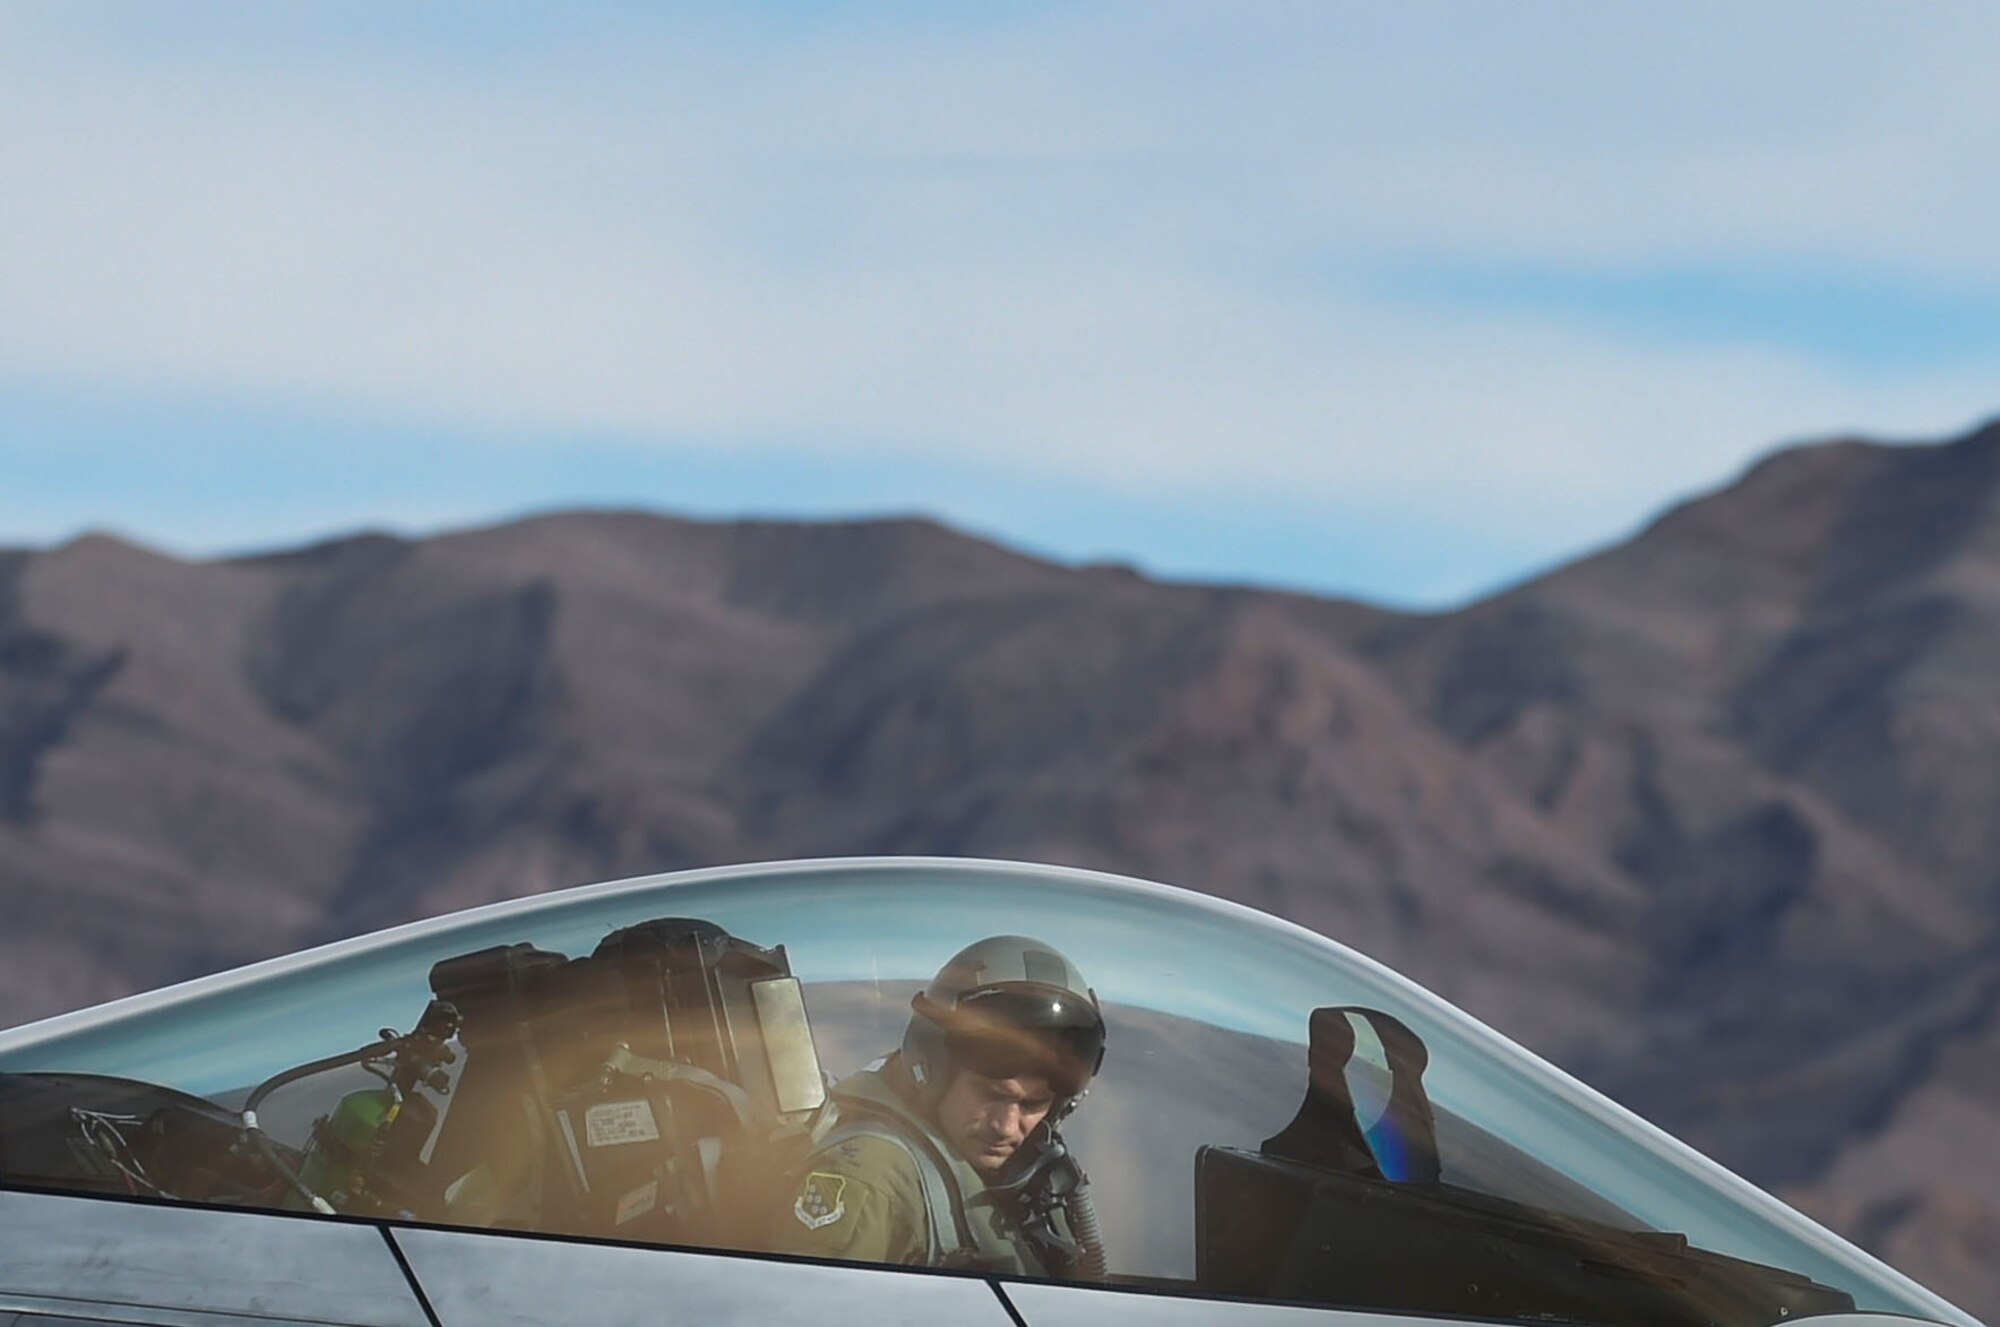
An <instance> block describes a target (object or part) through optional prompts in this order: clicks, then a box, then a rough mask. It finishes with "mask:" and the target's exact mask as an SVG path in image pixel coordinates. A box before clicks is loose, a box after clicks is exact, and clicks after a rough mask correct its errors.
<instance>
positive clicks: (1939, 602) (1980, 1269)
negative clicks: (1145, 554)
mask: <svg viewBox="0 0 2000 1327" xmlns="http://www.w3.org/2000/svg"><path fill="white" fill-rule="evenodd" d="M1996 501H2000V426H1996V427H1991V428H1988V429H1985V430H1983V431H1981V432H1980V433H1977V434H1974V435H1972V436H1970V437H1967V438H1965V439H1962V440H1959V441H1957V442H1954V443H1951V444H1948V445H1941V446H1935V447H1916V448H1891V447H1884V446H1876V445H1870V444H1867V443H1861V442H1845V443H1837V444H1828V445H1824V446H1816V447H1808V448H1802V449H1799V450H1795V451H1790V452H1786V453H1783V454H1780V455H1778V456H1776V457H1773V458H1772V459H1770V460H1768V461H1766V462H1764V463H1763V464H1761V465H1760V466H1758V467H1757V468H1755V469H1754V470H1752V471H1751V472H1750V473H1749V474H1748V475H1746V476H1745V477H1744V478H1743V479H1742V480H1741V481H1740V482H1739V483H1737V484H1735V485H1734V486H1732V487H1730V488H1728V489H1727V490H1725V491H1722V492H1720V493H1717V494H1715V495H1712V496H1709V497H1706V498H1703V499H1700V500H1698V501H1695V502H1691V503H1688V504H1686V505H1684V506H1682V507H1680V508H1678V509H1676V510H1675V511H1673V512H1671V513H1669V514H1668V515H1666V516H1664V517H1662V518H1661V519H1660V520H1659V521H1657V522H1655V523H1654V525H1653V526H1652V527H1651V528H1650V529H1648V530H1647V531H1645V532H1644V533H1643V534H1641V535H1640V536H1639V537H1637V538H1635V539H1633V540H1631V541H1630V542H1628V543H1626V544H1623V545H1621V546H1619V547H1616V548H1613V549H1610V550H1607V551H1605V552H1602V553H1600V554H1597V555H1596V556H1593V557H1590V558H1588V559H1585V560H1583V561H1581V562H1578V563H1575V564H1572V565H1570V566H1568V567H1565V568H1563V569H1561V570H1559V571H1557V572H1555V573H1553V574H1551V575H1548V576H1545V577H1543V578H1541V579H1539V580H1536V581H1534V582H1531V583H1529V584H1526V585H1523V586H1521V587H1519V588H1517V589H1515V590H1512V591H1510V592H1508V593H1506V594H1502V595H1499V596H1497V597H1495V598H1492V599H1489V600H1487V601H1484V602H1481V603H1478V604H1474V605H1472V606H1470V607H1468V608H1466V609H1463V610H1460V611H1457V612H1452V613H1445V614H1436V615H1409V614H1401V613H1394V612H1389V611H1386V610H1382V609H1377V608H1372V607H1369V606H1366V605H1360V604H1353V603H1342V602H1334V601H1326V600H1318V599H1312V598H1308V597H1305V596H1299V595H1287V594H1279V593H1273V592H1264V591H1251V590H1242V589H1224V588H1212V587H1204V586H1190V585H1169V584H1161V583H1157V582H1153V581H1149V580H1146V579H1144V578H1142V577H1139V576H1136V575H1134V574H1132V573H1131V572H1129V571H1126V570H1121V569H1118V568H1108V567H1101V568H1083V569H1077V568H1070V567H1064V566H1059V565H1055V564H1050V563H1046V562H1040V561H1036V560H1034V559H1030V558H1026V557H1023V556H1020V555H1018V554H1015V553H1011V552H1009V551H1006V550H1004V549H1001V548H997V547H994V546H992V545H990V544H986V543H982V542H980V541H977V540H974V539H970V538H967V537H965V536H962V535H959V534H956V533H954V532H952V531H950V530H948V529H945V528H943V527H940V526H937V525H933V524H930V523H927V522H921V521H881V522H865V523H857V524H834V525H786V524H776V523H745V524H704V523H696V522H689V521H681V520H675V519H670V518H666V517H660V516H653V515H647V514H641V513H602V512H579V513H569V514H560V515H554V516H548V517H543V518H540V519H536V520H530V521H524V522H519V523H516V524H511V525H506V526H500V527H495V528H491V529H485V530H477V531H471V532H466V533H461V534H454V535H448V536H443V537H439V538H435V539H428V540H421V541H406V540H400V539H393V538H388V537H384V536H363V537H359V538H355V539H349V540H342V541H338V542H334V543H329V544H323V545H318V546H315V547H311V548H307V549H302V550H299V551H296V552H289V553H283V554H278V555H273V556H268V557H261V558H252V559H240V560H233V561H225V562H209V563H187V562H182V561H178V560H175V559H172V558H167V557H163V556H160V555H158V554H155V553H152V552H148V551H146V550H144V549H141V548H135V547H133V546H131V545H129V544H124V543H120V542H118V541H116V540H113V539H109V538H103V537H91V538H86V539H82V540H78V541H76V542H74V543H71V544H67V545H64V546H62V547H60V548H56V549H52V550H47V551H35V552H17V553H11V554H0V917H4V918H5V920H6V926H5V928H4V930H0V1024H4V1023H6V1022H12V1021H17V1020H20V1019H25V1018H28V1017H32V1016H35V1015H38V1014H44V1013H50V1012H54V1011H56V1010H59V1009H63V1008H68V1007H72V1006H76V1005H81V1004H85V1003H89V1002H91V1001H94V1000H98V999H102V998H105V997H108V996H111V995H115V994H118V993H121V992H123V991H127V990H131V989H135V988H139V987H145V986H151V985H156V984H158V983H161V982H164V981H168V980H172V979H175V978H179V977H184V976H188V975H192V974H194V973H198V972H202V971H207V970H211V969H214V968H218V967H222V966H227V965H232V964H235V963H238V962H242V961H246V960H249V959H253V958H257V957H261V956H264V955H267V954H271V953H275V952H279V951H282V950H286V949H290V948H295V947H297V946H299V945H302V944H305V943H309V942H312V941H317V940H322V939H326V938H330V937H332V936H336V935H342V934H348V933H352V932H354V931H358V930H364V929H370V928H373V927H376V926H380V925H384V924H387V923H390V922H394V921H397V920H402V919H405V918H408V917H411V916H416V915H422V914H428V913H432V912H438V911H443V910H448V909H451V908H456V907H461V906H466V905H469V904H473V903H478V902H484V901H488V900H491V899H495V898H501V897H507V896H512V895H518V894H523V893H530V892H534V891H539V890H543V889H547V888H551V887H554V886H558V885H563V884H572V883H577V882H581V881H585V880H593V879H604V878H608V877H612V876H618V875H628V874H636V873H641V872H649V871H657V870H666V869H672V868H677V867H684V866H693V865H699V864H704V863H712V862H722V861H737V860H750V859H761V858H773V857H786V856H797V855H806V854H819V853H865V852H896V853H903V852H924V853H930V852H937V853H960V854H974V855H982V856H1001V857H1022V858H1032V859H1037V860H1047V861H1059V862H1072V863H1078V864H1083V865H1090V866H1098V867H1105V868H1109V869H1114V870H1121V871H1128V872H1132V873H1135V874H1139V875H1144V876H1150V877H1155V878H1158V879H1163V880H1168V881H1173V882H1176V883H1180V884H1184V885H1188V886H1192V887H1194V888H1198V889H1203V890H1207V891H1209V892H1212V893H1216V894H1221V895H1225V896H1228V897H1231V898H1237V899H1241V900H1244V901H1247V902H1250V903H1253V904H1256V905H1258V906H1261V907H1265V908H1268V909H1270V910H1272V911H1275V912H1278V913H1281V914H1284V915H1287V916H1291V917H1294V918H1296V919H1298V920H1300V921H1303V922H1305V923H1306V924H1308V925H1311V926H1313V927H1315V928H1316V929H1319V930H1322V931H1325V932H1327V933H1328V934H1332V935H1335V936H1338V937H1340V938H1342V939H1344V940H1347V941H1349V942H1350V943H1352V944H1354V945H1356V946H1357V947H1358V948H1360V949H1362V950H1364V951H1366V952H1368V953H1371V954H1374V955H1376V956H1378V957H1380V958H1383V959H1385V960H1386V961H1388V962H1390V963H1392V964H1394V965H1396V966H1398V967H1400V968H1402V969H1403V970H1404V971H1406V972H1408V973H1410V974H1411V975H1412V976H1415V977H1417V978H1418V979H1420V980H1423V981H1425V982H1426V983H1427V984H1430V985H1432V986H1433V987H1435V988H1437V989H1439V990H1440V991H1442V992H1443V993H1445V994H1446V995H1448V996H1450V997H1451V998H1453V999H1455V1000H1457V1001H1458V1002H1460V1003H1462V1004H1464V1005H1466V1006H1467V1007H1469V1008H1470V1009H1472V1010H1473V1011H1474V1012H1475V1013H1478V1014H1479V1015H1481V1016H1482V1017H1484V1018H1486V1019H1487V1020H1488V1021H1490V1022H1493V1023H1494V1024H1496V1025H1497V1026H1499V1027H1500V1028H1502V1029H1503V1030H1505V1031H1507V1032H1509V1033H1511V1034H1513V1035H1515V1036H1516V1037H1518V1038H1520V1039H1521V1040H1523V1041H1525V1042H1526V1043H1528V1044H1529V1045H1531V1046H1533V1047H1535V1048H1536V1049H1538V1050H1540V1051H1542V1052H1544V1053H1545V1054H1548V1055H1550V1056H1551V1057H1552V1058H1554V1059H1556V1060H1557V1061H1558V1062H1560V1063H1563V1064H1565V1065H1567V1066H1569V1067H1571V1068H1574V1069H1576V1070H1578V1071H1579V1072H1581V1073H1582V1074H1583V1075H1584V1076H1585V1077H1587V1078H1589V1079H1590V1080H1592V1081H1594V1082H1596V1083H1598V1084H1600V1085H1602V1086H1604V1087H1606V1088H1607V1089H1608V1090H1610V1091H1612V1092H1613V1094H1614V1095H1617V1096H1620V1097H1621V1098H1623V1099H1625V1100H1627V1101H1629V1102H1631V1103H1632V1104H1633V1105H1635V1106H1636V1107H1638V1108H1639V1109H1640V1110H1641V1111H1643V1112H1645V1113H1647V1114H1649V1115H1652V1116H1654V1117H1656V1118H1659V1119H1660V1120H1661V1121H1662V1122H1663V1123H1666V1124H1667V1125H1668V1126H1669V1127H1671V1128H1673V1129H1675V1130H1676V1131H1677V1132H1680V1133H1682V1134H1684V1135H1686V1136H1688V1137H1690V1138H1691V1139H1693V1140H1694V1141H1695V1142H1696V1143H1697V1144H1698V1145H1700V1146H1702V1147H1704V1148H1705V1149H1707V1150H1709V1151H1711V1152H1712V1153H1713V1154H1715V1155H1717V1156H1718V1157H1719V1158H1720V1159H1722V1160H1723V1161H1724V1162H1726V1163H1727V1164H1730V1165H1732V1166H1733V1167H1735V1168H1737V1169H1740V1170H1742V1171H1744V1172H1746V1173H1747V1174H1749V1175H1750V1176H1751V1177H1752V1178H1755V1179H1758V1180H1759V1181H1761V1182H1763V1183H1766V1184H1768V1185H1772V1186H1774V1187H1777V1188H1779V1189H1781V1190H1782V1191H1784V1192H1785V1193H1786V1194H1787V1195H1788V1196H1791V1197H1793V1198H1795V1199H1796V1200H1798V1201H1800V1202H1802V1203H1803V1204H1804V1205H1805V1206H1806V1207H1807V1208H1808V1209H1809V1210H1813V1211H1815V1212H1817V1213H1820V1214H1822V1215H1824V1216H1827V1217H1828V1218H1829V1219H1831V1220H1832V1221H1833V1222H1834V1223H1835V1224H1836V1225H1838V1226H1840V1227H1842V1228H1844V1229H1846V1230H1849V1231H1850V1232H1853V1233H1856V1234H1857V1235H1859V1236H1860V1237H1861V1238H1862V1239H1864V1240H1865V1241H1867V1242H1869V1243H1871V1244H1872V1245H1874V1246H1875V1247H1877V1248H1879V1249H1882V1250H1885V1251H1886V1252H1888V1253H1889V1254H1890V1256H1891V1257H1892V1258H1893V1259H1894V1260H1896V1261H1898V1262H1900V1263H1901V1264H1902V1265H1904V1266H1907V1267H1908V1268H1909V1269H1910V1270H1912V1271H1913V1272H1915V1273H1917V1274H1918V1275H1919V1276H1921V1277H1925V1278H1927V1279H1931V1280H1933V1281H1934V1282H1935V1283H1936V1284H1938V1285H1939V1286H1940V1287H1941V1288H1944V1289H1946V1290H1947V1291H1948V1292H1955V1293H1956V1294H1957V1295H1958V1296H1959V1297H1961V1298H1962V1299H1963V1300H1964V1301H1965V1302H1967V1304H1968V1306H1969V1307H1972V1308H1973V1309H1974V1310H1975V1311H1979V1310H1981V1309H1985V1310H1987V1311H1989V1312H1991V1311H1992V1310H1993V1309H1995V1308H1996V1307H2000V1272H1996V1271H1995V1270H1994V1269H1995V1268H1996V1267H2000V1198H1996V1197H1995V1196H1994V1195H1993V1194H1992V1193H1991V1192H1990V1185H1981V1184H1979V1183H1978V1179H1979V1178H1980V1177H1989V1178H1990V1177H1991V1176H1994V1175H2000V1081H1996V1076H2000V819H1996V818H1995V817H1994V815H1993V814H1992V813H1991V811H1990V810H1989V808H1991V807H1992V806H1993V805H1995V803H1996V798H2000V689H1996V688H1995V687H1994V685H1993V684H1992V681H1991V679H1992V678H1994V677H1995V676H2000V509H1996Z"/></svg>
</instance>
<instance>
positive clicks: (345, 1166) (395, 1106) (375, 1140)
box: [288, 1087, 403, 1211]
mask: <svg viewBox="0 0 2000 1327" xmlns="http://www.w3.org/2000/svg"><path fill="white" fill-rule="evenodd" d="M402 1108H403V1101H402V1094H401V1093H399V1092H397V1091H396V1090H395V1089H394V1088H389V1087H376V1088H366V1089H363V1090H362V1091H359V1092H349V1093H348V1094H347V1095H346V1096H344V1097H342V1098H341V1099H340V1104H339V1105H337V1106H335V1107H334V1108H333V1111H332V1113H331V1114H328V1115H325V1116H322V1117H321V1118H320V1120H319V1121H318V1122H317V1123H316V1124H314V1125H313V1136H312V1145H311V1146H310V1147H309V1148H307V1150H306V1157H305V1162H304V1164H303V1165H301V1166H300V1167H299V1178H300V1179H301V1180H303V1181H304V1182H305V1186H306V1188H308V1189H310V1190H312V1192H314V1193H316V1194H318V1195H319V1196H320V1197H322V1198H324V1199H326V1200H327V1201H328V1202H329V1203H331V1204H333V1206H334V1207H335V1208H336V1209H337V1210H339V1211H352V1210H354V1209H355V1208H356V1207H358V1206H365V1205H366V1204H367V1203H368V1202H369V1201H370V1200H371V1199H372V1198H373V1196H374V1195H372V1194H371V1193H369V1191H368V1178H367V1176H368V1171H369V1170H370V1169H371V1165H372V1162H373V1161H374V1159H375V1157H376V1155H377V1154H378V1153H379V1152H380V1151H381V1141H382V1136H383V1134H384V1133H386V1132H387V1131H388V1128H389V1126H390V1125H392V1124H394V1123H395V1122H396V1117H397V1116H398V1115H400V1114H401V1113H402ZM301 1201H303V1200H301ZM288 1205H289V1204H288Z"/></svg>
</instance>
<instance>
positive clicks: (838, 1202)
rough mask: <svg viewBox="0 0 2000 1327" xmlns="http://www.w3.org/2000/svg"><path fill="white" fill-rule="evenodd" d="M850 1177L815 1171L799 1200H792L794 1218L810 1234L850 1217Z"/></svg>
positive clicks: (801, 1190) (802, 1188)
mask: <svg viewBox="0 0 2000 1327" xmlns="http://www.w3.org/2000/svg"><path fill="white" fill-rule="evenodd" d="M846 1192H847V1177H846V1176H844V1175H829V1174H827V1173H826V1172H825V1171H823V1170H816V1171H814V1172H813V1173H812V1174H810V1175H808V1176H806V1182H805V1184H804V1185H803V1186H802V1187H801V1188H800V1189H799V1196H798V1197H797V1198H795V1199H793V1200H792V1215H793V1216H795V1217H797V1218H798V1219H799V1224H800V1225H802V1226H804V1227H805V1228H806V1229H807V1230H818V1229H819V1228H820V1227H822V1226H830V1225H832V1224H833V1223H834V1222H836V1221H838V1220H840V1218H842V1217H844V1216H846V1215H847V1198H846V1196H845V1195H846Z"/></svg>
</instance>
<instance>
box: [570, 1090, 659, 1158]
mask: <svg viewBox="0 0 2000 1327" xmlns="http://www.w3.org/2000/svg"><path fill="white" fill-rule="evenodd" d="M583 1133H584V1138H585V1140H586V1141H588V1142H589V1144H590V1145H591V1146H592V1147H616V1146H617V1145H618V1144H620V1143H650V1142H652V1141H653V1140H655V1139H657V1138H658V1137H659V1136H660V1126H659V1125H658V1124H656V1123H655V1122H654V1120H653V1108H652V1107H651V1106H649V1105H647V1104H646V1103H645V1102H644V1101H605V1102H600V1103H599V1104H597V1105H595V1106H592V1107H591V1108H590V1109H589V1110H587V1111H585V1112H584V1113H583Z"/></svg>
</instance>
